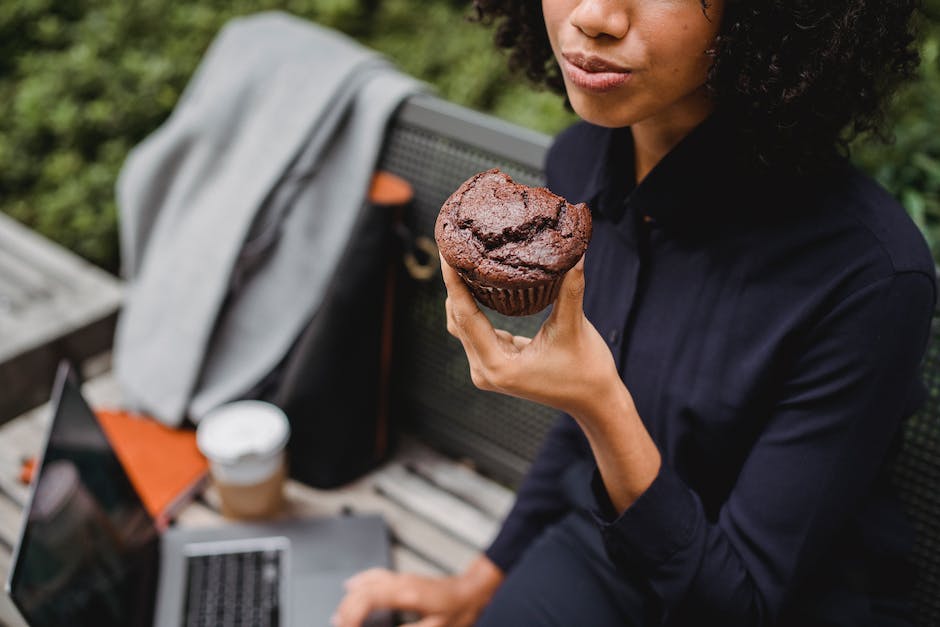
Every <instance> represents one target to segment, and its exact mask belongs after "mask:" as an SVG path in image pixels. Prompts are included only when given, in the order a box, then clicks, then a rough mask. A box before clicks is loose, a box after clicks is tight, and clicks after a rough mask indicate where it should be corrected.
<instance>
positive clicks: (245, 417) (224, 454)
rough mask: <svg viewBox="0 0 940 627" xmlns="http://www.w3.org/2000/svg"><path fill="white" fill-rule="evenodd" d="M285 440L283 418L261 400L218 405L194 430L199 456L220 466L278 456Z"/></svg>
mask: <svg viewBox="0 0 940 627" xmlns="http://www.w3.org/2000/svg"><path fill="white" fill-rule="evenodd" d="M289 437H290V425H289V424H288V422H287V416H285V415H284V412H283V411H281V409H280V408H279V407H277V406H276V405H272V404H271V403H265V402H264V401H236V402H234V403H227V404H225V405H220V406H219V407H216V408H215V409H213V410H212V411H210V412H209V413H207V414H206V415H205V416H204V417H203V418H202V420H200V421H199V426H198V427H197V429H196V445H197V446H198V447H199V450H200V451H201V452H202V454H203V455H205V456H206V457H208V458H209V459H210V460H211V461H214V462H218V463H223V464H227V463H233V462H236V461H238V460H241V459H245V458H250V457H268V456H270V455H272V454H275V453H278V452H280V451H281V449H283V448H284V446H286V445H287V440H288V438H289Z"/></svg>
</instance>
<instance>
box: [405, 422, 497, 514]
mask: <svg viewBox="0 0 940 627" xmlns="http://www.w3.org/2000/svg"><path fill="white" fill-rule="evenodd" d="M403 449H404V450H403V451H402V453H401V457H402V458H403V459H404V460H405V465H406V467H407V468H408V470H410V471H412V472H414V473H415V474H417V475H418V476H420V477H422V478H423V479H425V480H427V481H429V482H431V483H433V484H434V485H436V486H439V487H440V488H442V489H444V490H446V491H447V492H450V493H451V494H453V495H454V496H456V497H458V498H460V499H462V500H464V501H467V502H468V503H470V504H471V505H474V506H475V507H477V508H478V509H480V510H482V511H484V512H486V513H487V514H488V515H489V516H491V517H492V518H494V519H496V520H503V519H504V518H505V517H506V515H507V514H508V513H509V510H510V509H511V508H512V504H513V502H514V501H515V494H514V493H513V491H512V490H510V489H509V488H506V487H505V486H503V485H501V484H499V483H496V482H495V481H493V480H491V479H487V478H486V477H484V476H482V475H480V474H478V473H477V472H475V471H474V470H473V469H471V468H469V467H467V466H466V465H464V464H460V463H456V462H454V461H453V460H451V459H448V458H446V457H444V456H443V455H441V454H440V453H438V452H437V451H435V450H434V449H432V448H430V447H429V446H427V445H425V444H421V443H420V442H417V441H415V440H413V439H412V440H410V441H408V442H407V443H406V444H405V446H404V447H403Z"/></svg>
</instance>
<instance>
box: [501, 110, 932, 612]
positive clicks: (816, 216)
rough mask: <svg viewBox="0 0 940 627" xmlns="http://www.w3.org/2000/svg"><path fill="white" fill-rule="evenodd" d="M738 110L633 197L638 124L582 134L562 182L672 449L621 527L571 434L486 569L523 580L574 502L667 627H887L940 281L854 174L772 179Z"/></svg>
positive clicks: (555, 434)
mask: <svg viewBox="0 0 940 627" xmlns="http://www.w3.org/2000/svg"><path fill="white" fill-rule="evenodd" d="M731 128H732V125H730V124H727V123H725V122H722V121H721V120H720V119H719V118H718V116H713V117H712V118H710V119H708V120H706V121H705V122H704V123H703V124H701V125H700V126H699V127H698V128H696V129H695V130H693V131H692V132H691V133H690V134H689V135H688V136H687V137H686V138H685V139H683V141H682V142H680V144H679V145H678V146H676V147H675V148H674V149H673V150H672V151H671V152H670V153H669V154H668V155H667V156H666V157H665V158H664V159H663V160H662V161H661V162H660V163H659V164H658V165H657V166H656V167H655V168H654V169H653V170H652V172H650V173H649V175H648V176H647V177H646V178H644V179H643V181H642V182H641V183H640V184H639V185H635V184H634V183H633V178H634V176H633V171H634V168H633V148H632V138H631V135H630V131H629V129H613V130H612V129H605V128H600V127H596V126H592V125H589V124H586V123H579V124H577V125H575V126H573V127H572V128H570V129H568V130H567V131H565V132H564V133H562V134H561V135H560V136H559V138H558V139H557V140H556V142H555V144H554V146H553V148H552V149H551V151H550V153H549V156H548V160H547V164H546V174H547V178H548V185H549V187H550V188H551V189H552V190H553V191H554V192H556V193H558V194H561V195H563V196H565V197H566V198H567V199H568V200H570V201H572V202H578V201H585V202H588V203H589V204H590V205H591V208H592V211H593V216H594V233H593V237H592V240H591V243H590V245H589V247H588V252H587V257H586V260H585V280H586V291H585V300H584V308H585V313H586V315H587V317H588V319H589V320H590V321H591V322H592V323H593V324H594V326H595V327H596V328H597V330H598V331H599V332H600V334H601V335H602V336H603V337H604V338H606V340H607V341H608V343H609V345H610V350H611V351H612V353H613V355H614V358H615V360H616V363H617V366H618V369H619V371H620V373H621V375H622V377H623V380H624V382H625V383H626V386H627V388H628V389H629V390H630V393H631V395H632V396H633V399H634V402H635V404H636V407H637V410H638V412H639V415H640V417H641V418H642V420H643V422H644V424H645V425H646V428H647V429H648V430H649V432H650V434H651V435H652V437H653V440H654V441H655V442H656V444H657V446H658V447H659V449H660V452H661V453H662V460H663V464H662V468H661V470H660V473H659V475H658V477H657V478H656V479H655V481H654V482H653V484H652V485H651V486H650V487H649V489H648V490H647V491H646V492H645V493H644V494H643V495H641V497H640V498H639V499H638V500H637V501H636V502H635V503H634V504H633V505H631V506H630V507H629V508H628V509H627V510H626V511H625V512H622V513H618V512H615V511H613V509H612V506H611V504H610V501H609V500H608V498H607V495H606V493H605V492H604V489H603V484H602V483H601V482H600V481H599V477H598V476H597V471H596V465H595V464H594V461H593V458H592V456H591V452H590V449H589V447H588V445H587V442H586V440H585V439H584V437H583V435H582V434H581V432H580V430H579V429H578V427H577V425H576V424H575V423H574V421H573V420H571V419H570V418H569V417H566V416H563V417H562V418H561V419H560V421H559V422H558V424H557V425H556V426H555V427H554V428H553V430H552V431H551V432H550V434H549V436H548V438H547V440H546V442H545V444H544V445H543V448H542V451H541V453H540V454H539V456H538V457H537V459H536V460H535V462H534V463H533V465H532V468H531V470H530V472H529V474H528V476H527V478H526V480H525V481H524V482H523V485H522V487H521V488H520V491H519V495H518V499H517V502H516V505H515V507H514V509H513V510H512V512H511V513H510V515H509V517H508V519H507V520H506V522H505V524H504V526H503V528H502V530H501V532H500V534H499V536H498V537H497V539H496V540H495V541H494V542H493V544H492V546H491V547H490V549H489V550H488V551H487V554H488V556H489V557H490V558H491V559H492V560H493V561H494V562H495V563H496V564H497V565H499V566H500V567H501V568H502V569H503V570H509V569H511V568H512V565H513V564H514V563H515V561H516V560H517V559H518V558H519V556H520V555H521V554H522V553H523V552H524V551H525V549H526V547H527V546H528V545H529V543H531V542H532V540H533V539H534V538H535V537H536V536H538V535H539V533H540V532H541V531H542V530H543V529H545V528H546V527H547V526H548V525H550V524H552V523H553V522H555V521H557V520H559V519H560V518H561V517H562V516H564V515H566V514H567V513H568V512H570V511H571V510H572V508H577V507H581V508H584V509H588V510H590V511H592V512H593V514H594V516H595V517H596V519H597V521H598V529H599V533H601V534H602V537H603V539H604V543H605V546H606V548H607V552H608V555H609V556H610V558H611V559H612V560H613V562H614V563H615V564H616V565H617V566H618V567H619V568H623V569H627V570H629V571H630V572H632V573H639V574H640V576H641V577H642V578H643V579H645V580H646V581H648V582H649V589H650V590H651V591H652V594H654V595H655V597H656V598H657V599H658V603H659V605H660V606H661V608H662V618H663V622H664V623H667V624H674V625H680V624H695V625H703V624H716V625H717V624H720V625H725V626H730V625H766V624H792V625H807V624H817V623H818V622H821V621H823V620H824V618H825V617H831V618H832V620H833V622H832V623H831V624H846V625H848V624H853V625H854V624H867V623H868V622H869V621H872V620H873V618H872V617H873V616H877V615H878V613H879V612H882V611H887V610H885V609H884V608H886V607H887V605H888V603H889V601H890V600H891V599H895V598H897V597H899V596H902V594H901V593H902V591H903V590H902V589H903V587H904V585H905V583H906V580H905V579H904V578H903V577H901V576H900V573H902V572H903V570H902V569H901V568H900V565H902V564H903V563H904V557H905V554H906V551H907V550H908V548H909V542H910V529H909V526H908V525H907V522H906V520H905V519H904V517H903V515H902V514H901V511H900V509H899V507H898V505H897V503H896V501H895V498H894V496H893V493H892V490H891V488H890V484H889V482H888V478H887V473H886V472H885V463H886V460H889V459H890V456H891V453H892V449H893V446H894V443H895V442H896V436H897V434H898V429H899V425H900V424H901V421H902V419H903V418H904V417H905V416H908V415H910V414H911V413H912V412H913V411H914V409H915V408H916V407H917V406H918V405H919V403H920V402H921V401H922V399H923V393H924V392H923V386H922V385H921V383H920V381H919V377H918V375H917V371H918V368H919V364H920V362H921V359H922V357H923V353H924V349H925V346H926V341H927V335H928V327H929V322H930V317H931V313H932V311H933V306H934V301H935V277H934V265H933V262H932V259H931V257H930V254H929V251H928V249H927V247H926V245H925V242H924V240H923V237H922V236H921V234H920V233H919V231H918V230H917V229H916V227H915V226H914V224H913V223H912V222H911V220H910V219H909V218H908V216H907V215H906V213H905V212H904V210H903V209H902V208H901V207H900V206H899V205H898V203H897V202H895V201H894V200H893V199H892V198H891V197H890V196H889V195H888V194H887V193H886V192H885V191H884V190H882V189H881V188H880V187H878V186H877V185H876V184H875V183H874V182H873V181H871V180H870V179H869V178H867V177H866V176H864V175H863V174H861V173H860V172H858V171H857V170H855V169H854V168H853V167H851V166H850V165H849V164H847V163H845V162H842V163H841V164H840V165H838V166H836V167H834V168H833V169H830V170H827V171H826V172H825V173H819V174H816V175H804V176H799V177H798V176H795V175H788V174H784V173H781V172H775V171H773V170H767V169H766V168H759V167H756V166H755V165H754V164H752V163H750V162H749V161H748V157H747V156H746V155H747V154H748V153H747V151H745V150H742V149H741V146H743V143H742V142H741V141H739V140H737V139H736V138H735V135H734V133H733V132H732V131H731V130H730V129H731Z"/></svg>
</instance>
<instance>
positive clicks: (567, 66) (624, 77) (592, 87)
mask: <svg viewBox="0 0 940 627" xmlns="http://www.w3.org/2000/svg"><path fill="white" fill-rule="evenodd" d="M562 70H563V71H564V73H565V75H566V76H567V77H568V79H569V80H570V81H571V82H572V83H574V84H575V86H577V87H579V88H581V89H584V90H586V91H593V92H599V93H603V92H606V91H611V90H613V89H616V88H617V87H620V86H621V85H623V84H624V83H626V82H627V81H629V80H630V78H631V77H632V76H633V72H632V71H630V70H629V69H627V68H624V67H621V66H619V65H616V64H614V63H611V62H609V61H605V60H604V59H601V58H599V57H589V56H585V55H581V54H577V53H568V54H563V55H562Z"/></svg>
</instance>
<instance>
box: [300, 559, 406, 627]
mask: <svg viewBox="0 0 940 627" xmlns="http://www.w3.org/2000/svg"><path fill="white" fill-rule="evenodd" d="M354 574H355V573H354V572H347V571H334V572H324V573H314V574H309V575H307V574H304V575H298V576H296V577H295V578H294V579H293V580H291V582H290V586H291V590H290V593H289V594H290V598H291V599H293V601H292V603H291V605H292V606H293V610H294V612H295V614H294V616H296V617H303V622H302V624H307V625H329V624H330V617H331V616H333V612H334V611H336V607H337V605H338V604H339V602H340V601H341V600H342V598H343V596H344V595H345V590H344V589H343V582H344V581H346V580H347V579H348V578H350V577H352V576H353V575H354ZM308 617H309V618H308ZM391 625H392V613H391V612H388V611H379V612H373V613H372V614H371V615H370V616H369V619H368V620H367V621H366V622H364V623H363V627H391Z"/></svg>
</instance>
